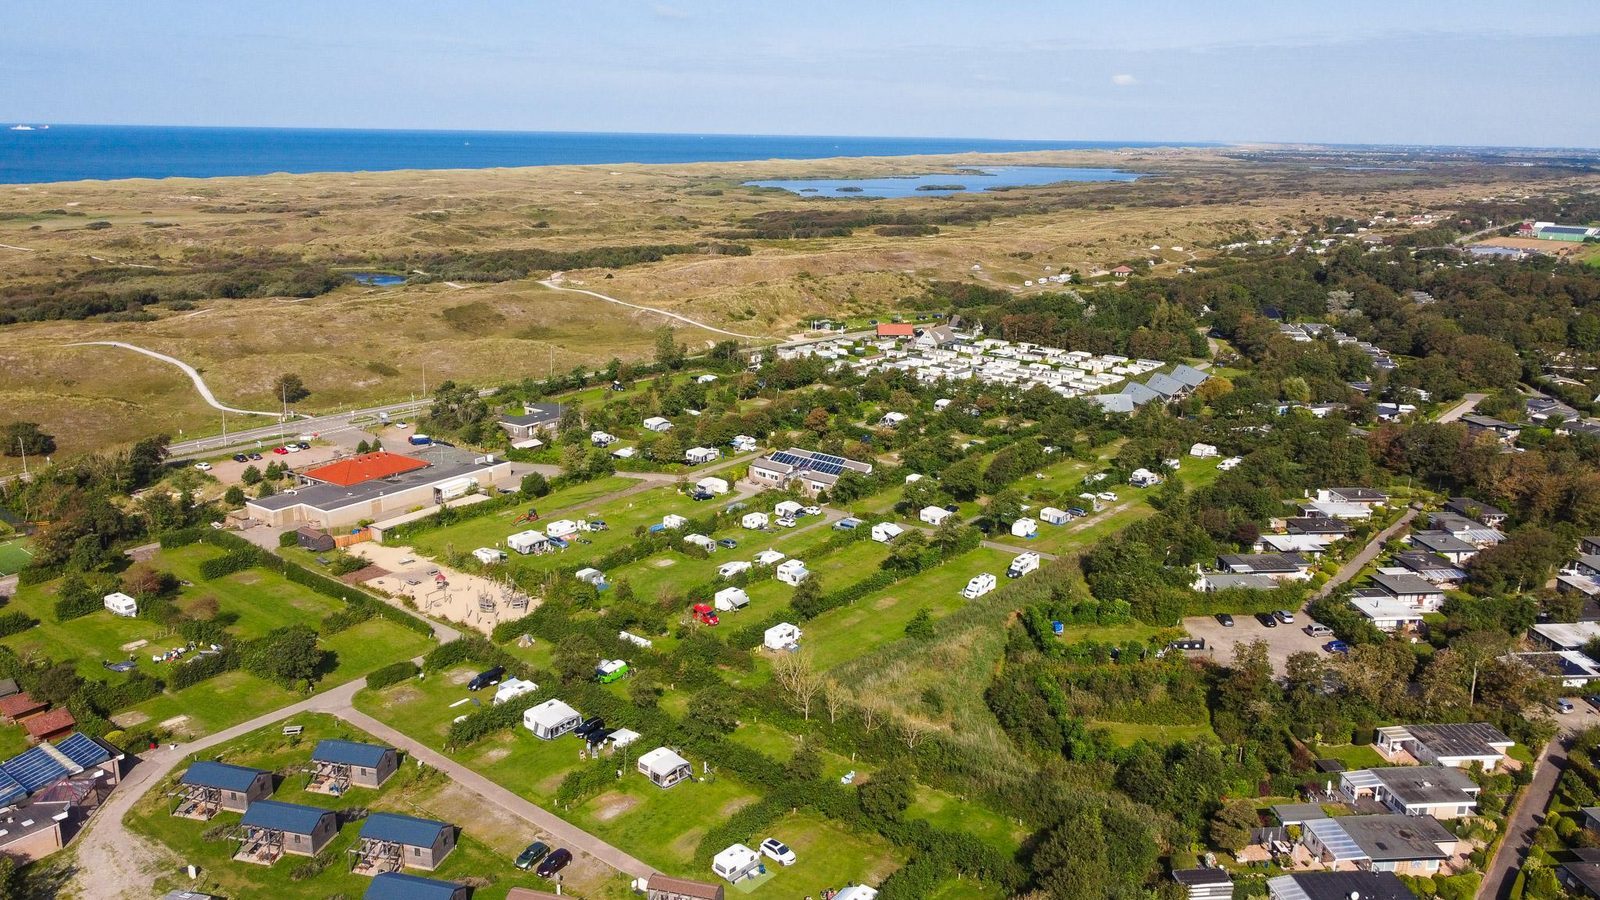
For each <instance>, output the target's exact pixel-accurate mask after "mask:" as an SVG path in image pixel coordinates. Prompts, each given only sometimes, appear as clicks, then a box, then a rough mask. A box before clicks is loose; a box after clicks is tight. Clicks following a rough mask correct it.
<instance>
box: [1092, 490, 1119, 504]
mask: <svg viewBox="0 0 1600 900" xmlns="http://www.w3.org/2000/svg"><path fill="white" fill-rule="evenodd" d="M1095 496H1096V497H1099V498H1100V499H1101V500H1104V501H1105V502H1107V503H1115V502H1117V495H1116V494H1115V493H1113V492H1111V491H1101V492H1100V493H1098V494H1095Z"/></svg>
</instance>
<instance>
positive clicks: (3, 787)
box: [0, 771, 28, 805]
mask: <svg viewBox="0 0 1600 900" xmlns="http://www.w3.org/2000/svg"><path fill="white" fill-rule="evenodd" d="M26 796H28V789H27V788H25V787H23V786H22V785H20V784H18V783H17V780H16V779H15V778H12V777H11V776H10V775H7V774H6V773H5V772H4V771H0V805H6V804H10V803H15V802H17V801H18V800H21V799H22V798H23V797H26Z"/></svg>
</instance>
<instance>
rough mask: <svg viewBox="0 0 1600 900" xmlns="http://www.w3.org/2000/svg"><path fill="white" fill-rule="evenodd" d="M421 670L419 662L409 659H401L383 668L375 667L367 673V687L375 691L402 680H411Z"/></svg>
mask: <svg viewBox="0 0 1600 900" xmlns="http://www.w3.org/2000/svg"><path fill="white" fill-rule="evenodd" d="M421 671H422V670H421V669H419V668H417V664H416V663H414V662H412V661H411V660H409V659H405V660H401V661H400V662H397V663H390V664H389V665H387V666H384V667H382V668H379V669H374V670H372V671H371V672H369V673H368V674H367V688H368V690H374V691H376V690H381V689H383V688H386V687H388V686H389V685H391V684H399V683H400V682H402V681H409V680H410V679H412V678H415V677H417V673H418V672H421Z"/></svg>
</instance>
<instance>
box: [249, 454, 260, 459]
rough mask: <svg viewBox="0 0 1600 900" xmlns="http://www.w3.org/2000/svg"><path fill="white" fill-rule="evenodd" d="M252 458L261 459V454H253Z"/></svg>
mask: <svg viewBox="0 0 1600 900" xmlns="http://www.w3.org/2000/svg"><path fill="white" fill-rule="evenodd" d="M250 458H251V459H260V458H261V454H259V453H252V454H250Z"/></svg>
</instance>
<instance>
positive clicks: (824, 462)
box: [749, 447, 872, 494]
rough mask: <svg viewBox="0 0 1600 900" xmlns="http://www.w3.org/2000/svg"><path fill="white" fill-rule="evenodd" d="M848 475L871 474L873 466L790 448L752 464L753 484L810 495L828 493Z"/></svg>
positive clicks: (751, 478)
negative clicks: (826, 491)
mask: <svg viewBox="0 0 1600 900" xmlns="http://www.w3.org/2000/svg"><path fill="white" fill-rule="evenodd" d="M846 472H855V473H857V474H860V475H871V474H872V464H871V463H865V462H858V461H856V460H853V459H846V458H844V457H842V456H833V455H830V454H827V453H818V452H816V451H815V450H802V449H800V448H799V447H790V448H789V449H787V450H780V451H778V452H776V453H773V454H771V455H770V456H765V457H762V458H761V459H758V460H755V461H753V462H751V463H750V474H749V477H750V481H751V482H753V483H754V484H757V485H760V486H761V487H770V488H778V489H782V488H788V487H797V488H799V489H800V490H802V491H805V492H806V493H808V494H815V493H817V492H818V491H825V490H827V489H829V488H831V487H833V486H834V485H835V484H838V483H839V478H840V476H842V475H843V474H844V473H846Z"/></svg>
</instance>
